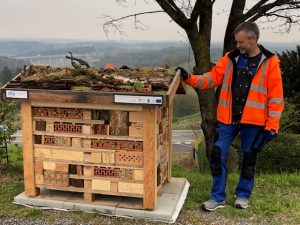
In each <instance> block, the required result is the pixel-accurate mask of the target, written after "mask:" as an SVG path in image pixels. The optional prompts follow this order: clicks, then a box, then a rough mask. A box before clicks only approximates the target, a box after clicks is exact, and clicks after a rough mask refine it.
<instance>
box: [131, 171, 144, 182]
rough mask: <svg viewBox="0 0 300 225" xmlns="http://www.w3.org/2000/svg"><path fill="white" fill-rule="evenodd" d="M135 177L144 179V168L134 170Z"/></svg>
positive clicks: (135, 178)
mask: <svg viewBox="0 0 300 225" xmlns="http://www.w3.org/2000/svg"><path fill="white" fill-rule="evenodd" d="M133 178H134V180H144V171H143V170H134V175H133Z"/></svg>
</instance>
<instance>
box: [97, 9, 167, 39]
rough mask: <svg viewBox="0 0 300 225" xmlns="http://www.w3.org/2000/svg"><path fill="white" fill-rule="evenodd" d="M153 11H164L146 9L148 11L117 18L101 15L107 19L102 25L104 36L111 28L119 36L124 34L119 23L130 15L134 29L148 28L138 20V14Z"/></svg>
mask: <svg viewBox="0 0 300 225" xmlns="http://www.w3.org/2000/svg"><path fill="white" fill-rule="evenodd" d="M153 13H165V11H163V10H157V11H148V12H142V13H135V14H131V15H127V16H123V17H120V18H117V19H114V18H112V17H111V16H109V15H103V17H104V18H105V19H106V20H107V22H105V23H104V24H103V25H102V28H103V30H104V32H105V35H106V37H108V34H109V31H110V30H113V31H114V33H116V32H117V33H119V34H120V36H121V37H122V36H124V35H125V32H124V31H122V29H121V27H122V23H120V21H122V20H124V19H127V18H130V17H134V26H135V29H140V30H145V29H146V28H149V27H148V26H147V25H145V24H143V23H142V22H141V21H140V20H138V18H137V17H138V16H140V15H144V14H153Z"/></svg>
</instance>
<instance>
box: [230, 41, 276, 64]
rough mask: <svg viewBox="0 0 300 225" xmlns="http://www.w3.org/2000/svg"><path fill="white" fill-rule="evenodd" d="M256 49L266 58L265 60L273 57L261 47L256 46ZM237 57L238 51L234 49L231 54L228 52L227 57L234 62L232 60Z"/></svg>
mask: <svg viewBox="0 0 300 225" xmlns="http://www.w3.org/2000/svg"><path fill="white" fill-rule="evenodd" d="M258 47H259V48H260V50H261V52H262V54H263V55H264V56H265V57H266V58H270V57H271V56H273V55H274V53H272V52H270V51H268V50H267V49H265V48H264V47H263V46H262V45H260V44H259V45H258ZM239 55H241V53H240V51H239V50H238V49H234V50H232V51H231V52H229V54H228V57H229V58H230V59H231V60H232V61H234V59H235V58H236V57H238V56H239Z"/></svg>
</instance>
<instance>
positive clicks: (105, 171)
mask: <svg viewBox="0 0 300 225" xmlns="http://www.w3.org/2000/svg"><path fill="white" fill-rule="evenodd" d="M94 176H97V177H110V178H119V177H120V168H111V167H94Z"/></svg>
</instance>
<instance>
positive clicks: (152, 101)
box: [114, 94, 163, 105]
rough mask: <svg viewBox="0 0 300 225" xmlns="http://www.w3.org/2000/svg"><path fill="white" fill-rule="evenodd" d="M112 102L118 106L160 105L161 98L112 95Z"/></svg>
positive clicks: (161, 102)
mask: <svg viewBox="0 0 300 225" xmlns="http://www.w3.org/2000/svg"><path fill="white" fill-rule="evenodd" d="M114 102H115V103H120V104H137V105H162V104H163V97H162V96H146V95H118V94H115V95H114Z"/></svg>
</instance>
